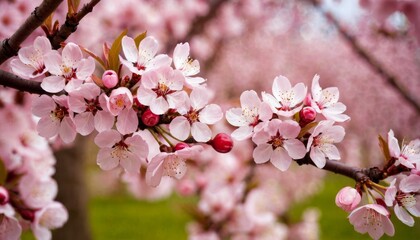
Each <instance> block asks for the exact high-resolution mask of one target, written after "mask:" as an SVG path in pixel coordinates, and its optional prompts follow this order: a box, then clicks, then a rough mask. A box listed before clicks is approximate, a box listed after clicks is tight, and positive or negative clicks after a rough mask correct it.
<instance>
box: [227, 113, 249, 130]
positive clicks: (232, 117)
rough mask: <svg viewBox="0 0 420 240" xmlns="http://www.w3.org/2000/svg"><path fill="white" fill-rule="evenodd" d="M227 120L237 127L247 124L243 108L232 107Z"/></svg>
mask: <svg viewBox="0 0 420 240" xmlns="http://www.w3.org/2000/svg"><path fill="white" fill-rule="evenodd" d="M226 120H227V121H228V122H229V123H230V125H232V126H235V127H241V126H244V125H247V123H246V122H245V119H244V118H243V117H242V109H241V108H231V109H229V110H228V111H227V112H226Z"/></svg>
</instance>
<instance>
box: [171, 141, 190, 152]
mask: <svg viewBox="0 0 420 240" xmlns="http://www.w3.org/2000/svg"><path fill="white" fill-rule="evenodd" d="M189 147H190V145H188V144H186V143H184V142H180V143H177V144H176V145H175V151H179V150H182V149H184V148H189Z"/></svg>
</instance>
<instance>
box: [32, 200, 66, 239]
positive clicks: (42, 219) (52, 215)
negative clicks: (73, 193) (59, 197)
mask: <svg viewBox="0 0 420 240" xmlns="http://www.w3.org/2000/svg"><path fill="white" fill-rule="evenodd" d="M68 218H69V214H68V212H67V210H66V208H65V207H64V206H63V205H62V204H61V203H59V202H52V203H50V204H48V205H46V206H45V207H43V208H41V209H40V210H38V211H36V212H35V217H34V221H33V222H32V223H31V229H32V232H33V233H34V236H35V237H36V239H37V240H50V239H51V237H52V234H51V230H52V229H56V228H60V227H62V226H63V225H64V223H66V222H67V219H68Z"/></svg>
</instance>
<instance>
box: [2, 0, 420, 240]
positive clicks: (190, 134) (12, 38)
mask: <svg viewBox="0 0 420 240" xmlns="http://www.w3.org/2000/svg"><path fill="white" fill-rule="evenodd" d="M61 2H62V1H57V0H56V1H54V0H45V1H43V2H42V3H41V4H40V5H39V6H38V7H37V8H35V10H34V11H33V13H32V14H31V15H30V16H29V17H28V18H27V20H26V21H25V23H23V24H22V25H19V24H14V23H13V22H10V21H9V20H8V19H9V18H11V19H12V18H13V17H12V16H10V15H7V14H6V13H2V14H3V15H2V20H3V22H6V23H7V24H8V25H7V28H6V27H5V28H4V29H1V33H2V34H4V35H6V38H5V39H4V40H3V41H2V45H1V48H0V63H1V64H3V65H2V68H3V69H4V70H0V84H1V85H3V86H4V87H2V88H1V89H0V91H1V92H0V93H1V95H0V111H1V113H2V114H1V115H0V118H2V120H3V122H5V123H9V124H10V125H11V126H9V125H6V124H4V125H2V131H1V132H2V135H1V137H0V154H1V155H0V159H1V161H0V170H1V172H0V220H1V221H0V230H1V231H0V238H1V239H19V238H20V235H21V232H22V230H24V229H30V230H31V231H32V232H33V234H34V236H35V237H36V238H37V239H51V230H52V229H55V228H60V227H61V226H63V224H65V222H66V221H67V219H68V218H69V213H68V211H67V210H66V208H65V207H64V206H63V204H61V203H59V202H58V201H56V200H55V197H56V195H57V191H58V187H59V186H58V185H57V183H56V181H55V180H54V179H52V178H51V176H52V174H53V173H54V171H55V169H54V164H55V158H54V157H53V155H52V151H51V149H50V147H49V145H56V146H60V145H63V144H64V145H65V144H71V143H72V142H74V141H75V139H76V136H77V134H80V135H82V136H87V135H90V134H92V135H94V136H95V137H94V143H95V144H96V145H97V146H98V148H99V152H98V154H97V158H96V163H97V165H98V166H99V168H100V169H102V170H104V171H110V170H114V169H116V170H118V171H119V172H120V173H121V176H122V178H123V179H124V181H126V182H127V183H128V184H129V185H130V186H131V187H132V188H135V187H136V186H142V185H147V186H148V187H153V188H161V187H162V186H163V187H164V185H168V184H169V185H171V186H172V187H174V188H175V189H176V190H177V191H178V192H179V193H180V194H181V195H186V196H187V195H193V194H195V195H197V196H199V201H198V203H197V206H196V207H194V208H193V209H192V210H191V213H192V216H193V218H194V222H192V223H191V224H190V225H189V227H188V232H189V234H190V238H191V239H253V238H255V237H257V238H259V237H261V238H263V239H287V238H289V239H291V238H300V239H309V238H317V237H318V235H317V234H314V233H316V232H317V228H318V227H317V223H316V221H317V213H316V212H314V211H310V210H309V211H307V212H306V213H305V214H304V216H303V220H302V222H299V223H287V222H283V221H279V218H281V216H285V215H286V212H287V208H288V207H289V206H290V205H291V203H292V202H294V201H297V200H298V199H301V198H304V197H306V196H308V195H310V194H312V193H313V191H314V190H313V188H312V187H311V186H309V185H308V186H306V187H305V186H302V187H300V190H299V189H296V188H297V187H296V186H289V187H288V186H284V185H286V184H284V185H282V184H281V183H282V181H283V180H284V179H285V178H295V179H296V181H305V182H311V181H314V182H315V183H316V181H317V179H318V180H319V179H321V178H322V176H320V175H322V173H323V172H325V170H326V171H331V172H334V173H337V174H340V175H343V176H346V177H349V178H352V179H354V181H355V184H354V186H353V187H350V186H348V187H345V188H343V189H341V190H340V191H339V192H338V194H337V196H336V199H335V202H336V205H337V206H338V207H340V208H342V209H343V210H345V211H347V212H349V215H348V219H349V222H350V223H351V224H352V225H353V226H354V230H355V231H357V232H359V233H362V234H364V233H367V234H368V235H369V236H370V237H371V238H373V239H379V238H380V237H382V236H383V235H384V234H386V235H389V236H393V235H394V233H395V229H394V226H393V223H392V222H391V220H390V215H391V212H394V214H395V215H396V216H397V218H398V219H399V220H400V221H401V222H402V223H404V224H406V225H408V226H413V225H414V222H415V220H414V218H413V217H419V216H420V180H419V178H420V177H419V176H420V174H419V173H420V139H413V140H409V141H407V140H405V141H402V142H401V143H400V141H398V139H397V138H396V137H395V135H394V132H393V130H389V132H388V135H387V137H386V138H383V137H381V136H380V137H379V144H380V146H381V152H382V155H383V158H384V163H383V164H381V165H372V166H371V167H367V168H359V167H353V166H350V164H348V163H342V162H339V160H341V159H342V158H344V156H343V154H342V153H340V151H339V148H338V147H337V144H339V143H340V142H342V141H343V139H344V137H345V134H346V130H345V128H344V126H345V124H347V123H348V122H349V120H350V116H349V115H350V114H349V115H348V114H347V113H346V111H347V107H346V105H345V101H343V100H341V99H340V97H341V96H340V91H339V88H338V87H335V86H332V87H325V85H327V84H325V85H324V83H323V82H321V81H320V79H321V78H320V76H319V75H317V74H315V76H314V77H313V79H312V82H311V83H310V84H309V86H310V88H309V87H308V86H307V85H306V84H305V83H304V82H296V81H290V80H289V79H288V78H287V77H286V76H283V75H278V74H277V75H276V77H274V79H273V82H272V85H271V89H270V90H271V91H270V90H267V89H265V88H263V87H262V86H260V87H259V88H263V89H262V90H263V91H261V92H260V93H258V91H256V90H252V89H251V90H245V91H243V92H242V93H241V94H240V97H239V102H238V101H232V102H230V103H229V104H217V103H216V101H217V100H216V99H215V98H214V97H215V96H217V93H219V91H214V90H212V89H211V88H210V86H212V83H211V80H210V78H209V79H206V78H205V77H202V76H200V70H201V69H200V63H199V61H198V60H197V59H193V58H191V57H190V56H191V55H193V54H197V55H198V56H203V58H204V59H206V64H205V65H206V70H207V71H209V72H210V71H211V64H212V62H213V61H214V60H215V58H214V56H217V55H218V53H217V50H216V49H220V48H221V46H222V45H223V43H224V42H225V41H226V39H228V37H238V36H240V35H241V34H242V33H244V29H245V25H244V24H243V23H242V22H241V21H240V19H241V17H244V16H246V17H247V19H249V21H250V22H252V21H263V20H264V23H268V22H269V21H268V20H267V19H266V18H268V17H267V16H270V17H273V16H274V14H273V13H272V12H270V14H268V15H266V14H264V11H268V9H270V8H273V7H279V6H278V5H277V4H276V3H275V2H274V1H273V2H271V1H267V3H261V4H259V3H255V2H254V1H244V2H243V3H236V2H235V1H233V2H230V1H226V2H225V1H214V2H213V1H211V2H210V3H208V4H206V3H202V2H200V1H198V3H189V4H190V5H188V3H185V6H184V5H182V6H183V7H184V8H185V9H184V10H185V11H186V12H189V13H190V14H189V15H182V14H180V15H178V14H177V13H176V11H175V12H174V11H173V9H172V11H171V9H170V8H169V9H168V8H163V7H164V6H162V5H159V4H156V6H151V5H147V4H145V6H144V7H143V9H149V10H150V11H152V10H153V9H154V7H157V8H158V9H159V8H162V9H164V10H165V13H166V15H165V17H166V19H164V20H162V22H161V23H160V24H156V25H155V28H154V29H152V31H151V32H153V31H156V29H160V28H161V27H162V26H167V28H166V29H165V30H166V31H162V32H160V34H159V33H157V34H156V35H157V36H158V37H161V38H162V39H163V40H164V41H166V42H165V46H166V49H165V50H166V52H164V53H159V40H158V39H159V38H158V37H156V38H155V37H153V36H151V35H150V34H146V32H143V33H141V34H138V35H136V34H137V33H138V32H141V31H132V30H133V29H130V30H131V31H130V32H128V31H127V30H124V31H121V29H119V28H117V27H116V28H115V29H116V30H115V31H117V32H115V33H114V34H115V35H114V36H112V40H111V43H110V44H109V43H108V42H107V41H109V40H105V39H100V37H97V36H92V38H93V39H94V40H95V41H92V42H94V44H89V45H92V48H90V46H89V48H86V47H84V46H83V44H82V43H79V42H78V40H77V39H78V38H77V37H76V38H75V39H72V40H68V39H67V38H68V37H69V36H70V35H71V34H72V33H73V32H75V31H76V27H77V25H78V24H79V22H80V21H81V20H82V19H83V18H84V17H85V16H86V15H87V14H88V13H89V12H90V11H92V9H94V7H96V5H97V4H98V3H99V2H100V1H99V0H92V1H89V2H88V3H86V4H85V5H83V6H80V1H77V0H68V1H67V10H66V11H64V12H62V11H63V10H62V9H61V10H60V9H59V10H57V11H56V9H57V7H58V6H59V5H60V3H61ZM304 2H306V3H305V4H311V6H313V7H319V4H320V3H319V2H318V1H304ZM1 4H3V3H1ZM173 4H174V3H173ZM325 4H328V1H326V3H325ZM363 4H364V5H363V6H367V7H369V6H370V7H371V6H372V5H374V4H373V3H370V1H363ZM413 4H414V3H413ZM279 5H281V4H279ZM1 6H2V7H3V5H1ZM22 6H23V5H22ZM100 6H101V5H100V4H99V5H98V7H100ZM128 6H129V7H132V6H131V5H130V4H128ZM410 6H411V5H410ZM413 6H416V5H413ZM172 7H174V6H172ZM293 7H296V5H294V4H292V8H293ZM324 7H325V8H327V7H328V5H326V6H324ZM387 7H390V6H387ZM408 7H409V6H406V5H404V4H397V5H395V6H394V5H393V6H391V7H390V8H391V9H394V10H395V9H399V10H401V11H403V12H404V14H405V15H406V16H407V19H408V20H409V21H412V22H415V21H417V18H416V17H415V15H413V13H411V12H409V11H408V10H407V9H408ZM289 8H290V6H289ZM203 9H207V15H205V14H203V12H205V10H203ZM235 9H239V10H238V11H236V10H235ZM289 10H290V9H289ZM54 11H56V13H57V14H58V15H59V14H65V15H66V21H65V23H64V24H63V25H62V26H61V27H59V23H58V22H55V23H53V21H52V15H51V14H52V13H53V12H54ZM60 11H61V12H60ZM129 11H132V9H131V10H129V9H127V13H126V14H127V15H128V16H130V15H129V14H128V13H129ZM142 11H144V10H142ZM296 11H299V10H296ZM323 11H324V12H323V14H324V15H325V16H326V17H327V18H329V19H330V20H331V21H332V22H333V23H334V24H335V25H336V27H337V28H338V31H339V33H340V34H342V35H343V36H345V37H347V39H349V41H350V42H351V43H352V44H353V45H352V47H354V48H355V49H357V50H358V51H357V52H358V53H359V54H360V55H361V56H362V57H364V58H365V59H366V60H367V61H368V63H369V64H370V65H372V66H373V67H374V68H375V69H376V71H378V72H379V73H381V74H383V75H384V76H385V77H386V78H387V80H388V82H390V83H391V85H392V86H393V87H394V88H395V89H396V90H397V91H398V93H399V94H401V95H402V96H404V99H405V100H406V102H408V104H410V106H413V107H414V108H415V109H416V111H417V114H418V112H419V111H418V110H419V109H420V108H419V105H418V103H417V101H416V100H415V99H413V98H412V97H410V96H409V95H408V94H407V92H406V90H405V89H404V88H402V87H400V86H399V85H398V83H397V82H396V80H395V78H393V77H392V76H389V74H388V73H387V72H386V71H385V70H383V68H382V67H381V66H380V65H378V64H377V63H376V62H375V61H374V60H373V58H371V57H370V56H369V55H367V53H366V52H365V51H364V50H363V49H362V48H360V46H359V45H357V44H356V42H355V41H354V40H353V39H352V38H351V36H350V35H349V34H348V32H346V31H345V30H346V29H344V28H340V27H341V26H340V25H339V23H338V22H337V20H336V19H335V18H334V15H333V14H330V13H328V12H327V13H326V12H325V10H323ZM145 12H147V11H145ZM389 13H390V11H389V10H386V11H384V14H389ZM272 14H273V15H272ZM104 15H106V14H104ZM185 16H187V17H185ZM191 16H194V17H191ZM147 17H150V18H152V15H150V16H146V17H145V18H146V19H147ZM381 19H382V20H383V16H382V18H381ZM119 21H120V20H119V19H118V18H114V19H113V21H111V22H110V25H124V24H125V23H126V22H124V21H121V22H119ZM265 21H267V22H265ZM389 21H391V23H393V24H395V22H393V21H392V19H391V20H389ZM127 22H133V21H127ZM191 22H192V23H194V25H192V27H190V30H189V31H188V30H187V29H188V28H187V27H186V26H188V25H189V23H191ZM296 22H298V20H296ZM227 23H229V24H227ZM205 24H208V28H206V30H204V28H203V25H205ZM293 24H296V23H291V25H293ZM41 25H42V29H43V30H44V34H43V33H36V35H37V36H36V37H34V39H32V40H30V41H28V43H25V46H24V47H21V45H22V44H23V42H24V41H25V40H26V39H28V37H29V35H30V34H31V33H32V32H33V31H35V30H36V29H37V28H38V27H39V26H41ZM391 25H392V24H391ZM197 26H198V27H197ZM250 26H252V24H250ZM99 27H100V26H99ZM108 27H109V26H108ZM200 27H201V28H200ZM254 27H255V26H254ZM385 27H387V25H385ZM394 27H395V26H394ZM10 29H13V30H10ZM208 29H210V30H208ZM255 29H258V27H256V28H255ZM255 29H252V27H251V29H250V31H256V30H255ZM386 30H388V28H386ZM393 30H395V29H393ZM396 30H398V29H396ZM415 30H417V29H415ZM83 31H86V30H83V29H82V30H81V32H82V34H83V33H86V32H83ZM113 31H114V30H113ZM414 32H415V34H417V32H416V31H414ZM78 34H79V33H78V32H76V33H75V36H78ZM118 34H119V35H118ZM92 35H94V34H92ZM182 36H183V37H182ZM203 36H206V37H203ZM227 36H228V37H227ZM200 37H201V38H200ZM178 39H185V40H189V41H191V46H194V49H196V50H194V51H197V53H194V51H191V50H192V49H190V44H189V43H188V42H183V41H181V43H174V42H176V41H177V40H178ZM93 45H94V46H93ZM206 46H207V48H206ZM213 48H214V49H215V50H214V51H212V50H211V49H213ZM200 50H201V52H200ZM212 56H213V57H212ZM6 60H8V61H7V62H6ZM244 71H245V69H244ZM261 71H262V70H261ZM238 74H239V73H238ZM313 74H314V73H312V75H313ZM258 77H260V76H258ZM261 77H265V76H261ZM271 79H272V78H271ZM224 81H226V79H221V80H219V82H218V83H219V88H220V87H222V88H223V87H226V86H227V84H221V83H223V82H224ZM305 82H308V81H307V80H305ZM321 83H322V84H321ZM245 84H246V82H245ZM260 90H261V89H260ZM232 91H233V92H235V91H237V89H233V90H232ZM23 92H26V93H31V94H32V96H28V94H23ZM29 99H30V100H29ZM223 116H225V117H226V120H227V122H228V123H229V125H230V126H227V124H226V122H223V121H222V119H223ZM365 125H367V124H365ZM365 125H364V126H363V127H367V128H368V127H369V126H365ZM3 128H4V129H3ZM350 129H351V128H350ZM230 132H231V133H230ZM347 132H348V131H347ZM233 139H234V140H235V145H237V146H238V147H237V148H240V149H245V150H236V149H235V148H234V140H233ZM217 152H218V153H217ZM219 153H222V154H224V155H221V154H219ZM267 162H270V163H271V164H265V163H267ZM271 165H273V166H271ZM300 165H312V166H314V170H317V171H315V172H316V173H313V172H308V173H306V172H305V170H303V169H302V170H301V169H299V168H298V169H297V170H293V171H292V170H291V168H294V167H293V166H295V167H296V166H300ZM286 172H292V173H290V175H283V174H286ZM284 176H287V177H284ZM305 177H306V178H305ZM168 179H172V180H169V182H168ZM174 179H175V183H174V181H173V180H174ZM148 189H149V190H147V191H149V192H148V193H147V194H149V196H150V195H153V194H155V195H154V196H157V195H159V194H161V193H158V190H156V191H155V190H150V189H151V188H148ZM140 195H141V194H140ZM276 202H283V204H281V205H280V204H273V203H276ZM302 228H308V229H313V231H311V232H304V231H302V230H299V229H302ZM311 234H312V235H311Z"/></svg>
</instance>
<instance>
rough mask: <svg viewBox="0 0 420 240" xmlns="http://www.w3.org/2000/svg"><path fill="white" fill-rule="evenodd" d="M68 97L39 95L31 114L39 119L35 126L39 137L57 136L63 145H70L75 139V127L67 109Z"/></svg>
mask: <svg viewBox="0 0 420 240" xmlns="http://www.w3.org/2000/svg"><path fill="white" fill-rule="evenodd" d="M67 99H68V97H67V96H65V95H62V96H53V97H52V98H51V97H49V96H47V95H41V96H40V97H38V98H36V99H35V100H34V102H33V105H32V113H33V114H34V115H35V116H37V117H40V118H41V119H40V120H39V122H38V125H37V131H38V133H39V135H41V136H43V137H45V138H52V137H54V136H57V135H58V136H59V137H60V139H61V140H63V142H64V143H70V142H72V141H74V139H75V138H76V126H75V125H74V122H73V112H71V111H70V110H69V107H68V102H67V101H68V100H67Z"/></svg>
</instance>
